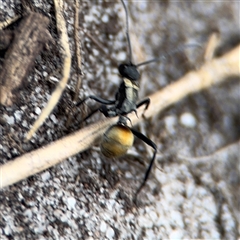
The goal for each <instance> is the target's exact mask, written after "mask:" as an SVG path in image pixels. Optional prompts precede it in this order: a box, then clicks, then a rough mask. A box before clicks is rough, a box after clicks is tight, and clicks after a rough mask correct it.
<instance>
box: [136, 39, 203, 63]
mask: <svg viewBox="0 0 240 240" xmlns="http://www.w3.org/2000/svg"><path fill="white" fill-rule="evenodd" d="M189 47H200V48H202V46H201V45H200V44H198V43H190V44H187V45H183V46H179V47H177V48H176V49H174V50H172V51H170V52H168V53H165V55H163V56H161V57H159V58H153V59H150V60H148V61H145V62H142V63H139V64H137V65H136V66H137V67H139V66H142V65H147V64H149V63H152V62H158V61H161V60H166V58H167V57H171V56H172V55H173V54H175V53H177V52H181V51H183V50H184V49H185V48H189Z"/></svg>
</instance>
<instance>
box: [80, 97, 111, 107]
mask: <svg viewBox="0 0 240 240" xmlns="http://www.w3.org/2000/svg"><path fill="white" fill-rule="evenodd" d="M88 99H93V100H95V101H96V102H99V103H102V104H105V105H112V104H115V102H116V100H106V99H102V98H100V97H96V96H94V95H90V96H88V97H86V98H84V99H83V100H82V101H79V102H77V103H76V106H80V105H81V104H83V103H84V102H85V101H86V100H88Z"/></svg>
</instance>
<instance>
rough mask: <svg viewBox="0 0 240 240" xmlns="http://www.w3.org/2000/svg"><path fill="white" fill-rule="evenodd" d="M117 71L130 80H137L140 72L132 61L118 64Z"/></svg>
mask: <svg viewBox="0 0 240 240" xmlns="http://www.w3.org/2000/svg"><path fill="white" fill-rule="evenodd" d="M118 71H119V73H120V74H121V76H122V77H124V78H127V79H129V80H131V81H137V80H139V78H140V73H139V71H138V69H137V66H136V65H134V64H132V63H123V64H120V65H119V67H118Z"/></svg>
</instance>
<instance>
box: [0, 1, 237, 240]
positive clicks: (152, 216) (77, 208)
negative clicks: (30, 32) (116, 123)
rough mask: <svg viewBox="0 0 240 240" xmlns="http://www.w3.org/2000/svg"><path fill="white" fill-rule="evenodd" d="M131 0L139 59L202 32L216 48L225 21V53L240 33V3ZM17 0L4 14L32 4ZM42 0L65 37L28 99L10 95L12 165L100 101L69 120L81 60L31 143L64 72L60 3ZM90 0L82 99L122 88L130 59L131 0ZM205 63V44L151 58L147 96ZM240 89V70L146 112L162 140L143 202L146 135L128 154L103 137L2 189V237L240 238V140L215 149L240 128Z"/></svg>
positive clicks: (3, 127) (1, 116)
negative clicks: (106, 145) (105, 154)
mask: <svg viewBox="0 0 240 240" xmlns="http://www.w3.org/2000/svg"><path fill="white" fill-rule="evenodd" d="M125 1H126V2H127V3H128V4H127V5H128V9H129V14H130V19H131V21H130V35H131V38H132V39H134V38H135V39H136V41H134V44H133V45H135V46H136V48H137V49H138V50H137V52H136V51H135V52H134V53H133V57H134V61H135V62H136V63H137V62H141V60H147V59H149V58H152V57H159V56H160V55H161V54H163V53H165V52H168V51H171V50H172V49H175V48H176V47H178V46H181V45H183V44H186V43H189V42H193V41H196V42H199V43H201V45H202V46H203V49H204V46H205V45H206V42H207V40H208V39H209V37H210V35H211V34H212V33H213V32H217V33H218V34H219V37H220V41H221V42H220V43H219V47H217V49H216V51H215V52H216V55H217V56H223V55H224V54H225V53H226V52H228V50H230V49H233V48H234V47H235V46H237V45H238V44H239V42H240V37H239V32H240V31H239V30H240V26H239V11H240V9H239V4H238V3H237V2H231V4H229V2H224V1H218V2H217V1H208V3H207V4H206V2H203V1H192V2H189V1H187V2H186V1H185V2H184V1H181V2H177V3H176V1H164V2H162V1H161V2H160V1H127V0H125ZM7 2H8V4H5V2H4V3H3V8H1V7H0V21H2V20H4V19H9V18H14V17H15V16H17V15H19V13H20V12H19V11H20V10H21V7H19V6H20V5H21V4H20V1H12V0H9V1H7ZM32 2H33V5H35V7H36V8H37V9H39V10H41V11H42V12H43V13H44V14H45V15H46V16H48V18H49V19H50V24H49V27H48V31H49V32H50V33H51V36H52V37H53V40H54V41H55V44H49V46H48V49H47V51H43V52H42V53H41V54H40V55H39V56H38V57H37V59H36V60H35V66H34V67H33V71H32V72H31V73H29V76H27V77H26V85H25V86H26V87H23V88H21V89H20V90H19V91H18V94H19V98H18V101H17V104H13V105H12V106H11V107H4V106H0V164H5V163H6V162H8V161H9V160H11V159H14V158H16V157H19V156H21V155H23V154H24V153H26V152H30V151H32V150H34V149H37V148H39V147H42V146H44V145H47V144H49V143H50V142H52V141H54V140H56V139H59V138H61V137H63V136H66V134H68V133H69V132H72V131H74V130H75V129H78V128H80V126H79V125H78V123H79V122H80V121H81V119H82V118H83V110H87V111H91V109H94V107H95V105H94V104H95V103H91V102H89V103H87V105H85V106H84V107H83V108H79V109H76V108H73V107H72V109H71V110H72V112H73V114H74V118H73V120H72V124H71V125H70V126H69V127H68V128H66V127H65V123H66V120H67V117H68V116H66V109H67V108H68V107H69V106H73V105H71V103H72V99H73V97H74V89H75V85H76V82H77V72H78V70H77V69H76V67H75V64H74V65H72V68H71V77H70V81H69V83H68V87H67V89H66V90H65V92H64V94H63V97H62V98H61V100H60V101H59V104H58V105H57V106H56V108H55V109H54V110H53V112H52V113H51V115H50V117H49V118H48V119H46V121H45V123H44V124H43V125H42V126H41V127H40V128H39V130H38V134H37V135H36V136H35V137H34V138H33V139H32V140H31V141H30V142H28V143H24V142H23V139H24V136H25V134H26V132H27V131H28V130H29V129H30V127H31V125H32V124H33V122H34V121H35V120H36V118H37V117H38V115H39V113H40V112H41V109H43V107H44V106H45V105H46V103H47V102H48V99H49V97H50V96H51V93H52V92H53V90H54V89H55V87H56V85H57V82H58V79H60V78H61V71H62V69H61V68H62V57H61V54H60V53H61V47H60V44H59V38H58V34H57V30H56V20H55V9H54V5H53V3H52V2H50V1H46V0H45V1H32ZM74 2H75V1H72V0H71V1H65V2H64V19H65V21H66V23H67V31H68V36H69V43H70V50H71V55H72V60H73V62H74V61H76V56H75V52H74V51H75V50H74V49H75V48H74V12H75V11H74V9H75V3H74ZM79 3H80V6H79V25H80V26H79V29H80V30H79V36H80V41H81V47H82V51H81V54H82V55H81V56H82V71H83V73H84V75H83V78H82V88H81V89H80V95H79V98H83V97H85V96H87V95H90V94H93V95H99V96H101V97H104V98H106V99H110V98H114V94H115V91H116V88H117V87H118V85H119V83H120V79H119V77H118V72H117V63H121V62H122V61H124V60H125V59H126V58H127V44H126V39H125V16H124V12H123V9H122V5H121V4H120V1H111V2H106V1H80V2H79ZM90 36H91V37H90ZM134 36H135V37H134ZM91 38H92V39H94V40H95V42H94V41H93V40H92V39H91ZM96 42H98V43H99V44H98V46H97V44H96ZM100 48H103V51H101V50H100ZM105 53H106V54H105ZM215 57H216V56H214V57H213V58H215ZM210 58H211V57H210ZM111 59H115V60H116V62H114V61H112V60H111ZM210 61H211V60H210ZM3 63H4V53H3V52H2V51H0V65H1V68H2V66H3ZM202 64H203V51H202V50H199V49H197V50H192V49H191V50H188V51H186V52H185V53H184V54H183V53H178V54H176V55H174V56H173V57H171V58H170V59H166V60H165V61H164V62H160V63H156V64H154V65H149V66H146V68H144V69H141V73H142V76H141V80H140V99H143V98H144V97H145V96H148V95H150V94H152V93H154V92H155V91H156V90H159V89H161V88H163V87H165V86H166V85H169V84H171V82H174V81H175V80H176V79H178V78H180V77H182V76H183V75H185V74H186V73H187V72H189V71H191V70H194V69H198V68H199V66H202ZM214 74H215V73H214V72H213V75H214ZM179 91H181V89H179ZM239 92H240V86H239V77H232V78H231V79H229V80H228V81H225V82H223V83H222V84H220V85H218V86H214V87H211V88H210V89H207V90H204V91H202V92H199V93H197V94H195V95H192V96H190V97H188V98H185V99H184V100H182V101H181V102H179V103H178V104H176V105H174V106H172V107H171V108H168V109H166V110H165V111H164V112H163V113H161V114H160V115H155V116H154V117H153V118H152V120H151V119H149V120H147V121H145V122H144V124H143V125H142V129H141V132H144V131H145V134H146V135H147V136H148V137H149V138H151V139H152V140H153V141H154V142H155V143H156V144H157V146H158V150H159V151H158V155H157V164H156V165H155V166H156V167H155V169H154V171H153V172H152V175H151V177H150V179H149V181H148V182H147V186H146V187H145V188H144V189H143V191H142V192H141V194H140V203H139V206H138V207H136V206H135V205H134V204H133V203H132V194H133V193H134V190H135V189H136V187H137V186H138V184H139V183H140V181H142V178H143V175H144V172H143V169H144V167H143V166H142V165H141V166H139V167H138V165H140V164H138V161H137V160H141V161H142V162H145V161H147V159H149V155H148V154H147V152H148V151H146V149H145V146H144V144H142V143H141V142H139V141H137V140H136V142H135V144H134V147H133V148H132V151H133V152H135V154H134V156H131V157H129V156H125V157H123V158H122V159H117V160H116V161H111V160H108V159H104V158H102V157H101V155H100V152H99V151H98V150H97V149H96V148H94V149H91V150H89V151H86V152H84V153H81V154H78V155H75V156H74V157H71V158H69V159H68V160H67V161H63V162H62V163H60V164H59V165H57V166H54V167H52V168H51V169H48V170H45V171H44V172H41V173H38V174H36V175H34V176H32V177H30V178H28V179H26V180H24V181H21V182H19V183H17V184H15V185H12V186H9V187H7V188H4V189H1V194H0V202H1V204H0V212H1V218H0V226H1V228H0V236H1V239H3V240H5V239H10V238H12V239H49V238H56V239H57V238H59V239H61V238H63V239H69V238H73V239H164V238H165V239H174V238H175V239H176V238H177V239H182V238H186V239H196V238H201V239H213V238H214V239H237V238H238V236H239V230H240V229H239V218H238V216H239V210H238V209H237V206H239V203H238V200H237V199H239V197H238V196H237V192H239V191H238V190H239V171H236V169H238V167H239V162H240V159H239V154H238V152H237V151H238V150H237V149H238V147H229V148H228V150H226V151H224V152H225V153H223V152H221V154H220V152H218V154H217V155H216V154H214V152H216V151H218V150H219V149H223V148H224V147H226V146H230V144H234V143H236V142H237V141H238V140H239V138H240V129H239V126H240V122H239V121H240V120H239V102H240V99H239V98H240V96H239ZM85 114H87V113H85ZM99 118H102V116H101V114H99V115H98V114H96V116H95V117H94V118H93V119H91V120H89V122H88V123H86V124H90V122H95V121H97V120H99ZM56 151H57V150H56ZM219 154H220V155H219ZM178 156H181V159H183V158H187V159H190V158H192V161H194V160H196V161H199V158H200V157H201V156H209V157H208V158H207V162H209V164H207V165H206V167H205V165H204V161H203V164H202V165H201V166H200V168H199V166H196V165H191V163H190V160H189V161H188V163H186V161H183V160H181V159H179V157H178ZM212 157H213V161H212ZM216 158H217V159H218V160H216ZM226 159H227V160H226ZM127 160H129V161H127ZM131 160H132V161H134V163H133V164H131ZM39 161H41V159H39ZM210 163H213V164H214V165H210ZM146 164H147V163H146ZM226 166H227V168H226ZM160 168H161V170H160ZM213 168H214V171H213V170H212V169H213ZM223 168H226V169H225V170H224V171H223ZM221 173H223V174H221ZM106 176H107V177H106ZM232 183H234V184H232ZM231 184H232V186H230V185H231ZM233 186H234V187H233Z"/></svg>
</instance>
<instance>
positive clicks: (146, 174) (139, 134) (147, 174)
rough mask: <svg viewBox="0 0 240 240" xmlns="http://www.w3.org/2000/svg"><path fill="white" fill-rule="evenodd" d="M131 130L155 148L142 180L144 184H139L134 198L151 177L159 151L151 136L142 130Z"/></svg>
mask: <svg viewBox="0 0 240 240" xmlns="http://www.w3.org/2000/svg"><path fill="white" fill-rule="evenodd" d="M131 131H132V133H133V134H134V135H135V136H136V137H137V138H139V139H141V140H142V141H143V142H145V143H146V144H148V145H149V146H150V147H152V148H153V149H154V153H153V156H152V159H151V161H150V163H149V165H148V168H147V171H146V173H145V176H144V179H143V182H142V184H141V185H140V186H139V188H138V189H137V191H136V194H135V198H134V199H137V196H138V194H139V192H140V191H141V190H142V188H143V187H144V185H145V183H146V181H147V180H148V177H149V174H150V172H151V169H152V166H153V163H154V160H155V156H156V153H157V146H156V144H155V143H154V142H153V141H151V140H150V139H149V138H147V137H146V136H145V135H143V134H142V133H140V132H138V131H136V130H134V129H131Z"/></svg>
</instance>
